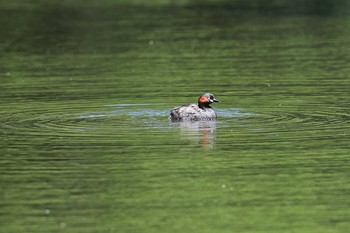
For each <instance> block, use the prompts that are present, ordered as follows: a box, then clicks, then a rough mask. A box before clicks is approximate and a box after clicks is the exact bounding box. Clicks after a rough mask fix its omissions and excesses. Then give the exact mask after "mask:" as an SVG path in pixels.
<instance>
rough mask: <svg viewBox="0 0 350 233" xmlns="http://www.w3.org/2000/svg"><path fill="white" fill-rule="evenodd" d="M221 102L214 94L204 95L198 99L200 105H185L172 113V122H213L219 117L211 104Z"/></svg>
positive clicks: (176, 108)
mask: <svg viewBox="0 0 350 233" xmlns="http://www.w3.org/2000/svg"><path fill="white" fill-rule="evenodd" d="M214 102H220V101H219V100H217V99H216V98H215V97H214V95H213V94H211V93H204V94H202V95H200V96H199V97H198V104H185V105H182V106H178V107H174V108H173V109H171V111H170V116H169V118H170V120H171V121H173V122H177V121H213V120H216V118H217V115H216V113H215V111H214V109H213V108H212V107H211V106H210V104H212V103H214Z"/></svg>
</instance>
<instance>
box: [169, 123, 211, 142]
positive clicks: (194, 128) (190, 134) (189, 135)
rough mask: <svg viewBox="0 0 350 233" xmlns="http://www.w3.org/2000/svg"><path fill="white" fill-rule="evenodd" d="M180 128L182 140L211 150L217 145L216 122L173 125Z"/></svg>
mask: <svg viewBox="0 0 350 233" xmlns="http://www.w3.org/2000/svg"><path fill="white" fill-rule="evenodd" d="M173 124H174V125H175V126H177V127H179V128H180V135H181V139H183V140H188V141H191V142H193V143H195V144H200V145H202V148H203V149H211V148H213V147H214V145H215V131H216V124H217V122H216V121H184V122H176V123H173Z"/></svg>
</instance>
